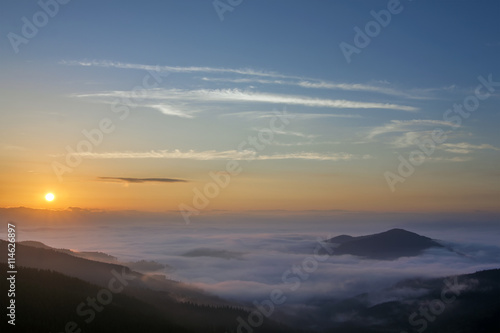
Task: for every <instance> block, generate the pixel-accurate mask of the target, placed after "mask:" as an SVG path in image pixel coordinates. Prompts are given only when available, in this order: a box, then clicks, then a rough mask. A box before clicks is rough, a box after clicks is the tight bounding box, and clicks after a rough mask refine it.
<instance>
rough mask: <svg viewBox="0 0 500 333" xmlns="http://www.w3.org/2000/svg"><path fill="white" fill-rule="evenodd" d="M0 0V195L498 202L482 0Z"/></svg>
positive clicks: (465, 209) (125, 204)
mask: <svg viewBox="0 0 500 333" xmlns="http://www.w3.org/2000/svg"><path fill="white" fill-rule="evenodd" d="M214 3H215V5H214ZM229 3H232V4H233V5H229ZM0 8H1V10H0V35H1V36H2V37H1V39H0V72H1V74H2V75H0V97H1V98H0V100H1V103H0V118H1V122H0V156H1V157H0V182H1V184H2V186H1V190H0V207H4V208H8V207H19V206H23V207H28V208H34V209H59V210H61V209H66V208H68V207H79V208H82V209H95V210H137V211H151V212H181V214H182V215H183V216H184V217H186V216H187V217H188V218H189V217H191V216H195V215H199V214H202V213H203V212H207V211H231V212H235V213H237V212H242V214H243V212H248V211H253V210H257V211H278V212H280V211H300V212H309V211H327V212H328V211H332V212H335V211H356V212H358V211H373V212H423V213H439V212H451V213H471V212H478V211H480V212H492V213H498V212H499V210H500V206H499V205H498V202H499V199H500V186H499V185H500V173H499V172H498V165H499V162H500V155H499V154H500V137H499V135H498V123H499V120H500V112H499V103H500V66H499V64H498V59H500V34H499V32H500V23H499V21H498V15H499V14H500V3H499V2H498V1H487V0H485V1H481V2H477V1H472V0H465V1H425V0H413V1H409V0H404V1H401V2H397V1H290V0H288V1H284V0H283V1H280V0H276V1H264V0H260V1H257V0H256V1H248V0H243V1H231V2H230V1H228V2H226V1H222V0H221V1H219V2H217V1H215V2H212V1H196V0H193V1H180V0H179V1H148V2H138V1H106V2H101V1H78V0H71V1H63V0H60V2H55V1H50V0H47V1H44V0H42V1H40V2H38V3H37V2H35V1H13V0H9V1H3V2H2V3H1V4H0ZM44 8H45V9H44ZM49 192H51V193H54V195H55V200H54V201H52V202H47V201H46V200H45V199H44V196H45V194H46V193H49Z"/></svg>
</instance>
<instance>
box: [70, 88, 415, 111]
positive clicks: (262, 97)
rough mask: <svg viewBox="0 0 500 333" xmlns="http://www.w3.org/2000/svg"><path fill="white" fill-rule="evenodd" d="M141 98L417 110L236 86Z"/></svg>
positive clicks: (121, 93) (106, 95)
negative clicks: (261, 91)
mask: <svg viewBox="0 0 500 333" xmlns="http://www.w3.org/2000/svg"><path fill="white" fill-rule="evenodd" d="M130 95H131V92H128V91H108V92H102V93H91V94H79V95H75V96H76V97H80V98H88V97H101V98H117V97H130ZM143 99H146V100H156V101H171V100H173V101H182V102H184V103H190V102H191V103H192V102H203V103H206V102H231V103H239V102H244V103H270V104H280V105H283V104H285V105H302V106H308V107H319V108H335V109H389V110H399V111H409V112H414V111H417V110H418V108H416V107H413V106H408V105H399V104H390V103H375V102H362V101H351V100H344V99H321V98H311V97H305V96H300V95H280V94H271V93H259V92H250V91H243V90H239V89H215V90H209V89H199V90H182V89H152V90H147V91H145V92H144V96H143Z"/></svg>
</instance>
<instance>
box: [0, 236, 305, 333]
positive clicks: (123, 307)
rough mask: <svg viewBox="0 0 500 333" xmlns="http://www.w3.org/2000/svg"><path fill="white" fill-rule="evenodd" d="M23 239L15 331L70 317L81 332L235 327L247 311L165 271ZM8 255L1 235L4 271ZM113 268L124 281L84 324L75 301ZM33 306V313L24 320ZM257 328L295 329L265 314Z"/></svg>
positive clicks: (60, 323)
mask: <svg viewBox="0 0 500 333" xmlns="http://www.w3.org/2000/svg"><path fill="white" fill-rule="evenodd" d="M26 244H27V245H26ZM26 244H22V243H16V267H17V268H18V271H19V272H20V273H19V274H18V278H19V281H18V284H17V286H16V288H17V289H19V293H20V294H19V295H18V296H19V299H18V300H19V304H25V306H24V307H20V308H19V312H18V315H19V318H23V320H21V319H19V323H20V325H17V324H16V328H18V329H19V330H16V332H17V331H19V332H46V331H52V330H55V329H57V332H60V331H61V330H63V329H64V325H65V324H66V322H67V321H69V320H74V321H75V322H78V323H79V325H82V328H83V327H85V329H83V330H82V332H160V331H162V332H179V333H181V332H200V333H201V332H203V333H205V332H221V333H222V332H228V333H236V332H237V329H236V326H237V325H238V322H237V321H236V318H237V317H239V316H240V317H242V318H248V316H249V313H250V312H249V311H248V310H245V309H243V308H242V307H241V306H239V305H236V304H235V303H232V302H230V301H226V300H223V299H221V298H219V297H216V296H213V295H210V294H208V293H206V292H205V291H203V290H201V289H199V288H196V287H193V286H191V285H189V284H186V283H182V282H178V281H173V280H169V279H167V278H165V276H164V275H150V274H141V273H139V272H136V271H133V270H130V268H128V267H125V266H123V265H119V264H114V263H105V262H99V261H93V260H89V259H84V258H81V257H78V256H75V255H74V253H67V252H66V250H56V249H52V248H50V247H49V246H46V245H44V244H43V243H40V242H28V243H26ZM89 253H90V252H89ZM7 258H8V256H7V242H6V241H4V240H0V268H1V269H2V270H3V271H4V272H5V271H7V268H6V267H7V266H6V262H7ZM139 263H141V262H139ZM143 264H145V265H150V264H151V262H146V261H145V262H144V263H143ZM113 271H115V272H116V274H118V276H124V275H125V276H127V280H126V282H127V284H126V287H124V288H123V292H120V293H119V294H115V297H114V298H113V303H112V304H111V305H109V306H106V309H105V310H104V313H105V314H104V313H103V315H99V317H98V318H97V317H96V320H95V321H93V322H92V323H91V324H90V325H89V326H86V325H85V322H83V323H82V318H83V317H77V313H76V306H77V305H78V304H79V303H80V302H85V301H86V299H87V297H95V296H96V295H97V293H98V291H99V290H102V289H103V288H104V289H109V288H110V287H109V283H110V280H111V279H113V278H115V277H117V275H115V274H113ZM7 283H8V281H7V280H6V279H5V278H4V279H3V280H0V287H1V289H2V290H8V288H7ZM21 290H23V291H25V292H21ZM82 291H83V292H82ZM4 300H7V298H6V297H3V298H1V299H0V305H2V306H5V307H6V306H7V305H6V304H4ZM5 307H4V308H5ZM33 311H37V315H36V316H34V317H33V319H28V320H27V319H26V318H28V317H30V314H31V313H32V312H33ZM135 313H137V316H136V315H135ZM108 314H109V316H107V315H108ZM39 318H43V320H42V319H39ZM103 318H104V319H103ZM121 318H125V319H124V320H121ZM6 322H7V321H6V320H4V321H2V322H1V323H0V332H11V331H12V330H10V329H11V327H8V326H7V324H6ZM259 332H263V333H271V332H272V333H275V332H276V333H278V332H280V333H284V332H287V333H289V332H297V331H296V330H294V329H292V328H290V327H288V326H287V325H285V324H282V323H278V322H275V321H273V320H272V319H268V318H266V320H265V322H264V323H263V324H262V326H260V327H259Z"/></svg>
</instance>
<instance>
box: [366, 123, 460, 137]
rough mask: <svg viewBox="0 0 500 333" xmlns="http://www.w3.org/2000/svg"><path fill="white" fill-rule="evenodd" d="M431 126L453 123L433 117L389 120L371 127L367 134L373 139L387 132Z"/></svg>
mask: <svg viewBox="0 0 500 333" xmlns="http://www.w3.org/2000/svg"><path fill="white" fill-rule="evenodd" d="M432 126H446V127H454V126H455V124H453V123H452V122H449V121H443V120H434V119H413V120H391V121H390V122H389V123H387V124H385V125H383V126H378V127H375V128H373V129H371V130H370V131H369V132H368V134H367V138H368V139H373V138H374V137H376V136H378V135H383V134H387V133H398V132H410V131H412V130H414V129H416V128H417V129H418V128H422V127H432Z"/></svg>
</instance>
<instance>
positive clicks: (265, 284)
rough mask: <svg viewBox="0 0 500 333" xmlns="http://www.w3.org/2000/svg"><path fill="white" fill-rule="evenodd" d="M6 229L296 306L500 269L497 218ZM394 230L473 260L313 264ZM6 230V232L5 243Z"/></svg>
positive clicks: (429, 256) (104, 222) (20, 225)
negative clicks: (333, 243)
mask: <svg viewBox="0 0 500 333" xmlns="http://www.w3.org/2000/svg"><path fill="white" fill-rule="evenodd" d="M7 221H12V222H13V223H15V224H16V226H17V229H18V231H17V239H18V241H23V240H36V241H40V242H43V243H45V244H46V245H49V246H51V247H55V248H68V249H72V250H76V251H100V252H105V253H107V254H110V255H113V256H116V257H117V258H118V259H119V260H120V261H124V262H126V261H138V260H152V261H156V262H158V263H161V264H163V265H165V269H161V270H159V271H158V273H161V274H165V275H167V276H168V277H169V278H171V279H175V280H179V281H183V282H188V283H192V284H195V285H197V286H199V287H201V288H203V289H205V290H207V291H210V292H212V293H214V294H217V295H219V296H222V297H226V298H230V299H239V300H246V301H252V300H258V299H264V298H266V297H268V295H269V292H270V291H271V290H272V289H274V288H281V289H283V290H288V291H289V295H288V296H289V299H290V300H296V301H301V300H304V299H310V298H315V297H325V295H328V297H345V296H354V295H356V294H359V293H361V292H364V291H369V290H373V289H376V288H385V287H388V286H390V285H391V284H393V283H395V282H397V281H399V280H401V279H404V278H412V277H416V276H420V277H422V276H433V277H439V276H446V275H453V274H463V273H471V272H474V271H477V270H482V269H489V268H499V267H500V260H499V259H500V247H498V246H497V245H498V234H499V229H500V226H499V224H498V223H497V222H496V220H495V217H492V216H489V215H481V214H479V215H476V216H474V215H472V216H468V217H465V216H463V215H461V216H458V215H457V216H451V215H425V214H421V215H418V214H417V215H415V214H374V213H371V214H368V213H346V212H337V213H331V212H330V213H328V214H326V213H325V214H322V213H318V212H311V213H299V214H284V213H276V212H275V213H269V214H256V213H248V214H229V213H220V214H207V215H205V216H198V217H193V218H192V219H191V221H190V223H188V224H187V223H185V221H184V220H183V219H182V217H180V216H179V215H176V214H156V213H140V212H115V213H109V212H108V213H103V212H91V211H81V210H78V211H72V212H65V213H64V214H63V213H61V214H58V213H54V214H51V215H50V216H49V215H47V214H45V215H43V214H42V215H40V214H38V215H37V214H36V213H34V212H33V211H30V212H28V213H27V212H25V211H22V210H18V211H8V210H2V223H5V224H6V222H7ZM395 227H397V228H404V229H406V230H409V231H413V232H417V233H419V234H421V235H424V236H428V237H431V238H433V239H437V240H440V241H441V242H443V243H444V244H446V245H448V246H451V247H452V248H453V249H455V250H457V251H459V252H461V253H463V254H464V255H457V254H456V253H454V252H451V251H448V250H445V249H432V250H428V251H426V252H425V253H424V254H422V255H421V256H418V257H412V258H400V259H397V260H393V261H378V260H367V259H360V258H358V257H354V256H350V255H343V256H334V255H333V256H328V257H327V258H325V257H321V258H322V259H321V260H317V259H315V257H314V250H315V249H316V248H318V246H321V245H320V242H321V241H322V240H325V239H328V238H331V237H334V236H338V235H341V234H350V235H353V236H358V235H366V234H371V233H378V232H383V231H386V230H389V229H391V228H395ZM5 232H6V227H5V226H2V230H1V231H0V238H2V239H5V238H6V233H5ZM297 277H298V278H299V280H296V279H297ZM294 278H295V280H294ZM297 281H300V283H298V284H297V283H296V282H297ZM292 287H294V288H292Z"/></svg>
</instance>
